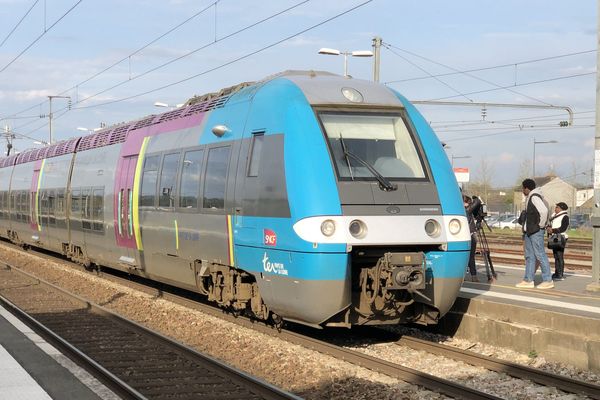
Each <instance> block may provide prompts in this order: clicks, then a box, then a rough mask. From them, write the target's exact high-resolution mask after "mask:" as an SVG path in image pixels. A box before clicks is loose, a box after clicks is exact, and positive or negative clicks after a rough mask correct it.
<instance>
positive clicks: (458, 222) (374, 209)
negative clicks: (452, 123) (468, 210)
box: [208, 71, 470, 327]
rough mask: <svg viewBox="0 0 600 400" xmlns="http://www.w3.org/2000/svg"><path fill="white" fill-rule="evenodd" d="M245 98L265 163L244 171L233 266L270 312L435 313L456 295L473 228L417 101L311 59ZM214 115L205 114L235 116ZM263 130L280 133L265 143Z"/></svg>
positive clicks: (345, 316)
mask: <svg viewBox="0 0 600 400" xmlns="http://www.w3.org/2000/svg"><path fill="white" fill-rule="evenodd" d="M249 107H250V110H249V112H248V117H247V121H246V129H247V131H246V133H247V134H248V137H249V138H250V141H251V143H249V151H248V158H247V160H245V161H247V163H248V164H247V165H248V168H249V169H251V168H252V166H253V165H254V164H255V162H257V163H258V164H261V167H262V168H261V169H260V170H257V173H256V175H257V176H256V177H251V175H253V174H252V173H247V174H246V175H247V176H246V177H243V178H241V179H239V180H238V181H237V183H236V185H239V186H238V188H239V193H240V196H239V197H237V196H236V207H237V209H236V213H235V215H234V219H233V243H234V249H235V261H236V263H235V264H236V268H240V269H242V270H244V271H249V272H251V273H253V274H254V276H255V277H256V281H257V283H258V286H259V288H260V292H261V296H262V298H263V299H264V302H265V303H266V304H267V305H268V306H269V308H270V310H272V312H273V313H275V314H276V315H278V316H280V317H281V318H283V319H287V320H292V321H296V322H301V323H305V324H310V325H313V326H319V327H323V326H330V327H333V326H342V327H351V326H353V325H368V324H397V323H407V322H415V323H423V324H432V323H436V322H437V321H438V320H439V318H440V317H441V316H443V315H444V314H445V313H446V312H447V311H448V310H449V309H450V307H451V306H452V304H453V303H454V300H455V299H456V296H457V295H458V291H459V289H460V286H461V284H462V281H463V276H464V271H465V267H466V265H467V261H468V252H469V246H470V233H469V228H468V224H467V220H466V217H465V213H464V208H463V205H462V199H461V196H460V192H459V189H458V185H457V183H456V180H455V177H454V174H453V172H452V168H451V166H450V163H449V162H448V159H447V157H446V155H445V153H444V150H443V148H442V145H441V143H440V142H439V140H438V139H437V137H436V136H435V134H434V133H433V131H432V130H431V128H430V127H429V125H428V124H427V123H426V122H425V120H424V119H423V117H422V116H421V115H420V114H419V112H418V111H417V110H416V109H415V108H414V107H413V106H412V105H411V104H410V103H409V102H408V101H407V100H406V99H405V98H403V97H402V96H401V95H399V94H398V93H396V92H394V91H393V90H391V89H389V88H387V87H385V86H383V85H378V84H375V83H372V82H367V81H361V80H356V79H348V78H345V77H341V76H337V75H333V74H329V73H323V72H314V71H305V72H302V71H300V72H298V71H288V72H285V73H282V74H280V75H276V76H274V77H271V78H269V79H267V80H265V81H263V82H261V83H260V84H259V85H258V86H257V87H255V88H254V89H253V91H252V99H251V105H250V106H249ZM221 112H222V113H226V112H227V111H226V108H225V109H223V110H222V111H221ZM219 114H221V113H215V114H214V115H213V116H211V121H210V123H209V124H208V125H209V126H213V124H214V125H215V126H218V125H221V124H224V125H226V124H227V121H226V119H227V118H226V117H225V116H224V115H221V118H222V119H219V118H220V116H219ZM257 135H264V137H261V136H257ZM259 138H260V139H259ZM257 140H260V141H261V142H264V143H266V142H267V141H272V142H273V143H271V145H269V147H268V148H269V150H268V151H265V144H264V143H261V144H260V145H259V146H260V148H261V154H260V155H257V154H255V152H253V151H252V149H253V148H254V147H255V146H256V141H257ZM274 143H276V144H274ZM242 154H243V152H242ZM259 159H260V160H259ZM241 161H242V162H243V161H244V160H241ZM263 163H265V165H262V164H263ZM246 172H248V171H246ZM250 182H254V183H250ZM251 187H252V188H254V189H249V188H251ZM275 187H278V188H279V190H277V189H275ZM283 189H285V190H283ZM236 192H238V189H236ZM250 193H252V195H250V196H248V195H249V194H250Z"/></svg>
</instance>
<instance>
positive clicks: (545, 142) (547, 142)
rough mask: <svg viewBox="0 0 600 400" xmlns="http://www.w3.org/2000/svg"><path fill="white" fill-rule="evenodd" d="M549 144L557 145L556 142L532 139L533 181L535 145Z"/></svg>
mask: <svg viewBox="0 0 600 400" xmlns="http://www.w3.org/2000/svg"><path fill="white" fill-rule="evenodd" d="M550 143H558V142H557V141H556V140H541V141H538V140H535V138H533V176H532V178H533V179H535V146H536V145H537V144H550Z"/></svg>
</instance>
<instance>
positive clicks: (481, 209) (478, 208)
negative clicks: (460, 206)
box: [471, 196, 488, 222]
mask: <svg viewBox="0 0 600 400" xmlns="http://www.w3.org/2000/svg"><path fill="white" fill-rule="evenodd" d="M471 202H472V204H473V205H472V209H473V211H472V212H473V217H474V218H475V220H477V222H481V221H483V220H484V218H485V217H487V215H488V214H487V205H486V204H485V203H484V202H483V200H481V199H480V198H479V197H477V196H472V197H471Z"/></svg>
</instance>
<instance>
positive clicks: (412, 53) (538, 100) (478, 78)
mask: <svg viewBox="0 0 600 400" xmlns="http://www.w3.org/2000/svg"><path fill="white" fill-rule="evenodd" d="M384 47H385V48H387V49H388V50H390V52H392V53H393V54H396V55H398V54H397V53H396V52H394V51H392V49H391V48H394V49H397V50H400V51H402V52H405V53H407V54H410V55H412V56H414V57H418V58H420V59H422V60H425V61H428V62H430V63H433V64H437V65H440V66H442V67H444V68H447V69H449V70H452V71H454V72H458V73H460V74H463V75H465V76H468V77H469V78H473V79H476V80H478V81H481V82H485V83H487V84H489V85H492V86H495V87H497V88H500V87H501V85H498V84H497V83H495V82H492V81H490V80H487V79H484V78H481V77H478V76H476V75H473V74H471V73H469V72H461V71H460V70H459V69H457V68H454V67H451V66H449V65H446V64H443V63H440V62H438V61H435V60H432V59H430V58H427V57H424V56H421V55H419V54H416V53H414V52H412V51H409V50H404V49H401V48H399V47H397V46H394V45H392V44H390V43H384ZM432 77H433V76H432ZM436 79H437V78H436ZM515 83H516V82H515ZM503 89H505V90H507V91H509V92H511V93H514V94H518V95H519V96H523V97H526V98H528V99H530V100H533V101H536V102H538V103H542V104H545V105H548V106H550V105H552V104H550V103H548V102H545V101H543V100H540V99H538V98H535V97H533V96H529V95H526V94H524V93H520V92H517V91H516V90H514V89H512V88H503ZM463 96H464V94H463ZM464 97H466V96H464Z"/></svg>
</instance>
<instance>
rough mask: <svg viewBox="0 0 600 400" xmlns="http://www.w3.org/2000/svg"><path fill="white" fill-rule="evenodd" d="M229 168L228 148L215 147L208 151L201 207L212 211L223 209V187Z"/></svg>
mask: <svg viewBox="0 0 600 400" xmlns="http://www.w3.org/2000/svg"><path fill="white" fill-rule="evenodd" d="M228 166H229V146H227V147H215V148H212V149H210V150H209V151H208V162H207V163H206V176H205V178H204V198H203V207H204V208H210V209H213V210H218V209H224V208H225V187H226V184H227V167H228Z"/></svg>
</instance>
